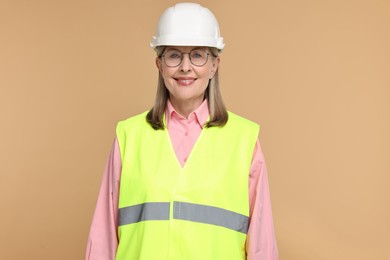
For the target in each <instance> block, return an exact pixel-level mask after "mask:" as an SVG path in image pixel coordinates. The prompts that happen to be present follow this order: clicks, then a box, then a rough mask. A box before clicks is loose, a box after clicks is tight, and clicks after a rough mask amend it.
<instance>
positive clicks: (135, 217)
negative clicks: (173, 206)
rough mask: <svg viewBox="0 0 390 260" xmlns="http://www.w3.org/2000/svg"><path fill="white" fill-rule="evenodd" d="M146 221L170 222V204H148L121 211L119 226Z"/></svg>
mask: <svg viewBox="0 0 390 260" xmlns="http://www.w3.org/2000/svg"><path fill="white" fill-rule="evenodd" d="M144 220H169V202H147V203H143V204H138V205H134V206H130V207H125V208H120V209H119V220H118V222H119V226H123V225H127V224H132V223H137V222H140V221H144Z"/></svg>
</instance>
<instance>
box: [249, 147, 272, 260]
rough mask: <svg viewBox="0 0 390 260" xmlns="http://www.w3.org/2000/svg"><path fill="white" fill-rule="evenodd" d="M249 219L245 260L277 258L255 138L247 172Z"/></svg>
mask: <svg viewBox="0 0 390 260" xmlns="http://www.w3.org/2000/svg"><path fill="white" fill-rule="evenodd" d="M249 203H250V219H249V221H250V222H249V230H248V236H247V242H246V252H247V260H277V259H278V248H277V245H276V239H275V232H274V224H273V220H272V210H271V198H270V194H269V188H268V177H267V168H266V165H265V161H264V156H263V152H262V151H261V147H260V142H259V140H257V142H256V147H255V149H254V152H253V158H252V164H251V169H250V174H249Z"/></svg>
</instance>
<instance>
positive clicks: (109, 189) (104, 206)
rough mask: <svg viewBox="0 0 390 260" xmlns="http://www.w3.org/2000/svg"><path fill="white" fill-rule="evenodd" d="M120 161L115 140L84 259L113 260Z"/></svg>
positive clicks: (116, 245) (115, 248)
mask: <svg viewBox="0 0 390 260" xmlns="http://www.w3.org/2000/svg"><path fill="white" fill-rule="evenodd" d="M121 168H122V162H121V156H120V152H119V146H118V141H117V140H115V142H114V144H113V147H112V150H111V154H110V157H109V158H108V161H107V164H106V167H105V170H104V175H103V180H102V184H101V187H100V192H99V197H98V200H97V204H96V208H95V213H94V216H93V220H92V224H91V229H90V231H89V237H88V244H87V250H86V257H85V259H86V260H114V259H115V254H116V250H117V247H118V234H117V230H118V229H117V226H118V197H119V181H120V174H121Z"/></svg>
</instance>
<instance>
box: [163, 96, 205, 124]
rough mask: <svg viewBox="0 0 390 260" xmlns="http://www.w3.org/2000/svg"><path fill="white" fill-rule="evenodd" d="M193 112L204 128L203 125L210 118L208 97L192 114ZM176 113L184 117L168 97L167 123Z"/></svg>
mask: <svg viewBox="0 0 390 260" xmlns="http://www.w3.org/2000/svg"><path fill="white" fill-rule="evenodd" d="M192 113H193V114H194V115H195V118H196V120H197V121H198V123H199V125H200V126H201V127H202V128H203V126H204V125H205V124H206V122H207V120H208V118H209V104H208V101H207V99H205V100H204V101H203V102H202V104H200V106H199V107H198V108H197V109H195V110H194V111H193V112H191V113H190V115H191V114H192ZM174 114H176V115H178V116H180V117H182V116H181V115H180V114H179V113H178V112H176V110H175V108H174V107H173V106H172V103H171V101H170V100H169V99H168V103H167V108H166V113H165V116H166V120H167V124H168V123H169V120H170V119H171V117H172V116H173V115H174Z"/></svg>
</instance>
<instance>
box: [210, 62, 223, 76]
mask: <svg viewBox="0 0 390 260" xmlns="http://www.w3.org/2000/svg"><path fill="white" fill-rule="evenodd" d="M220 61H221V60H220V58H219V56H218V57H216V58H214V59H213V64H212V69H211V72H210V79H212V78H213V77H214V75H215V72H217V70H218V67H219V63H220Z"/></svg>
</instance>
